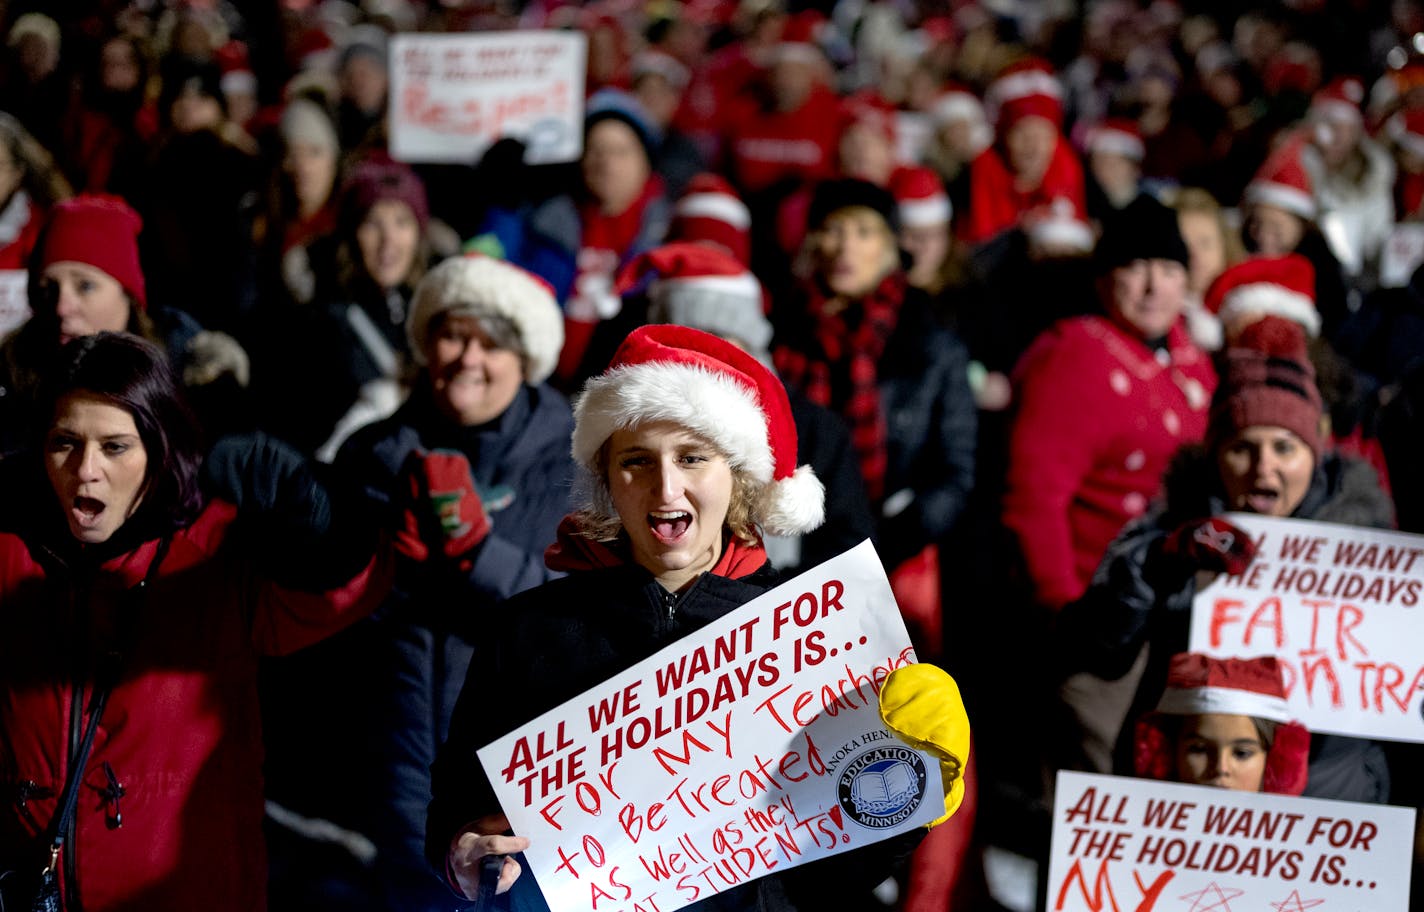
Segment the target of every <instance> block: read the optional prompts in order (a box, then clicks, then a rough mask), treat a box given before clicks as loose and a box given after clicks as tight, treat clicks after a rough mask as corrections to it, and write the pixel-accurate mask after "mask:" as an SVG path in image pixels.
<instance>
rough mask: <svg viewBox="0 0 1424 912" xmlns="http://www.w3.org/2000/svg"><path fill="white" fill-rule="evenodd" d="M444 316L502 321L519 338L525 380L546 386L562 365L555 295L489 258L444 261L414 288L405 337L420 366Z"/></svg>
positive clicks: (560, 319)
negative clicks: (433, 326)
mask: <svg viewBox="0 0 1424 912" xmlns="http://www.w3.org/2000/svg"><path fill="white" fill-rule="evenodd" d="M442 315H462V316H473V317H477V318H478V317H480V316H484V315H493V316H497V317H503V318H504V319H506V320H508V321H509V322H510V324H511V325H513V327H514V329H515V332H516V333H517V334H518V336H519V344H520V347H521V354H522V355H523V356H524V359H525V363H526V364H527V365H528V370H527V376H526V377H525V379H526V380H527V381H528V382H529V383H531V384H538V383H542V382H544V381H545V380H547V379H548V378H549V375H550V374H552V373H553V372H554V368H555V367H556V366H557V365H558V363H559V352H560V350H561V349H562V348H563V347H564V316H563V312H562V311H561V310H560V309H559V304H558V301H556V300H555V298H554V294H553V292H552V291H551V290H550V289H549V286H548V285H546V284H545V283H544V282H543V281H541V280H540V279H538V278H536V277H535V276H533V275H532V274H530V273H528V272H526V271H524V270H523V269H520V268H519V267H518V266H514V265H512V264H510V263H506V262H504V261H503V260H497V259H494V258H493V257H487V256H478V255H476V256H458V257H451V258H450V259H448V260H444V261H443V262H441V263H440V264H439V265H437V266H436V267H435V268H434V269H432V270H430V272H428V273H426V275H425V278H424V279H422V280H421V282H420V284H419V285H418V286H416V289H415V296H414V298H413V299H412V300H411V309H410V316H409V317H408V318H407V320H406V333H407V335H408V336H409V337H410V347H411V352H412V354H413V355H414V356H415V360H416V363H418V364H424V363H425V359H426V356H425V347H426V343H427V341H428V339H427V336H428V335H429V331H430V324H431V322H432V321H433V320H434V319H435V318H436V317H437V316H442Z"/></svg>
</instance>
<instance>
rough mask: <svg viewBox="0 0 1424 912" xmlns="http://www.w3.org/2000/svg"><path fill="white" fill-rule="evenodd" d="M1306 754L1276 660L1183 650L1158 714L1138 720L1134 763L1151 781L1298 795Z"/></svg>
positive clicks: (1306, 743) (1174, 662)
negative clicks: (1239, 657) (1163, 780)
mask: <svg viewBox="0 0 1424 912" xmlns="http://www.w3.org/2000/svg"><path fill="white" fill-rule="evenodd" d="M1309 752H1310V733H1309V732H1308V731H1306V729H1305V728H1304V726H1302V725H1300V724H1299V723H1298V722H1292V721H1291V717H1290V709H1289V707H1287V705H1286V696H1285V683H1284V681H1283V680H1282V678H1281V669H1280V664H1279V663H1278V662H1277V661H1276V659H1275V658H1274V657H1270V656H1260V657H1257V658H1253V659H1218V658H1213V657H1211V656H1207V655H1203V654H1201V653H1197V652H1183V653H1178V654H1177V655H1175V656H1173V657H1172V663H1171V667H1170V669H1169V670H1168V677H1167V689H1166V690H1165V691H1164V692H1163V693H1162V699H1161V701H1160V702H1159V703H1158V704H1157V710H1156V711H1155V712H1152V713H1148V714H1147V715H1146V716H1144V717H1143V718H1142V719H1140V720H1139V721H1138V723H1137V733H1136V739H1135V742H1134V751H1133V763H1134V766H1135V771H1136V773H1137V775H1138V776H1142V777H1146V778H1150V779H1167V780H1172V781H1176V782H1186V783H1190V784H1193V785H1210V786H1215V787H1217V788H1225V789H1231V790H1233V791H1238V792H1271V793H1274V794H1279V795H1299V794H1300V793H1301V792H1302V791H1304V790H1305V782H1306V761H1307V759H1308V755H1309Z"/></svg>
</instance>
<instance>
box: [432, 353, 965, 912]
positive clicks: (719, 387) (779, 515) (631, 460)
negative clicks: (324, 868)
mask: <svg viewBox="0 0 1424 912" xmlns="http://www.w3.org/2000/svg"><path fill="white" fill-rule="evenodd" d="M574 417H575V428H574V435H573V454H574V458H575V460H576V461H577V462H578V465H579V479H578V482H577V484H576V491H577V492H578V496H579V499H580V500H581V503H582V506H581V509H579V510H578V511H577V512H575V513H573V514H571V515H570V516H569V517H568V518H567V519H566V520H565V521H564V523H563V524H562V526H561V527H560V530H559V539H558V543H557V544H556V545H555V546H554V547H553V548H551V549H550V550H549V552H548V554H547V555H546V560H547V562H548V564H549V566H550V567H551V568H553V569H556V570H561V571H564V572H567V573H568V574H569V575H568V576H567V577H566V578H564V579H560V580H555V581H553V582H550V583H546V584H545V585H543V586H540V587H538V588H536V589H532V590H530V591H528V592H525V593H522V594H520V595H518V596H515V597H514V598H513V599H510V600H509V601H508V602H507V603H505V606H504V610H503V612H502V614H501V622H500V624H499V625H497V626H496V627H494V628H493V629H492V630H491V631H490V632H491V634H492V636H493V638H494V644H493V648H492V650H491V654H490V656H489V659H488V661H486V662H484V663H482V664H481V665H480V666H479V667H478V668H472V669H471V674H470V676H469V678H468V679H467V681H466V685H465V688H464V690H463V691H462V692H461V695H460V700H459V703H458V704H457V706H456V708H455V715H454V717H453V719H452V721H451V727H450V737H449V740H448V741H447V742H446V743H445V745H444V747H443V748H442V749H441V751H440V753H439V755H438V757H437V759H436V763H435V767H434V769H433V770H432V773H433V779H434V800H433V802H432V803H431V806H430V822H429V828H428V839H427V854H428V856H429V858H430V860H431V862H432V863H434V864H435V865H436V866H437V868H438V869H441V870H444V871H446V872H447V874H448V876H449V879H450V883H451V886H452V887H453V888H454V889H455V890H456V891H458V892H459V893H460V894H462V895H464V896H466V897H473V896H474V895H475V894H476V891H477V889H478V887H479V884H480V879H481V878H480V869H481V867H482V862H483V860H484V858H485V856H487V855H499V854H511V855H512V854H513V853H517V852H520V851H522V850H523V849H525V848H527V847H528V845H529V841H528V839H527V838H524V837H521V836H510V835H504V834H507V831H508V821H506V820H505V819H504V817H503V815H502V814H500V813H499V812H498V803H497V802H496V801H495V799H494V797H493V794H492V791H491V789H490V786H489V783H488V781H487V780H486V779H485V777H484V776H482V775H481V774H480V773H479V772H477V770H478V769H479V765H478V762H477V760H476V754H475V752H476V750H477V749H478V748H479V747H481V746H483V745H484V744H486V743H487V742H488V741H489V740H490V739H492V738H494V737H497V736H498V735H500V734H503V733H505V732H507V731H509V730H510V729H512V728H514V727H516V726H517V725H518V724H519V723H521V722H523V721H527V720H528V719H531V718H534V717H537V716H538V715H539V714H540V713H542V712H544V711H546V710H548V709H551V708H553V707H555V706H557V705H559V704H560V703H562V702H563V701H565V700H567V699H568V698H570V697H573V696H575V695H576V694H578V693H580V692H581V691H583V690H584V689H586V688H588V687H590V686H592V685H595V684H597V683H598V682H600V681H603V680H605V679H606V678H608V677H609V676H611V675H614V674H616V673H617V672H619V671H621V670H622V669H625V668H627V667H629V666H630V665H633V664H635V663H636V662H638V661H639V660H641V659H643V658H645V657H647V656H648V655H651V654H652V653H654V652H655V651H657V650H658V649H659V648H661V647H663V646H665V645H667V644H669V643H671V642H672V641H674V640H675V639H677V638H679V637H682V636H684V635H686V634H688V633H690V632H691V631H693V630H696V629H697V628H699V627H702V626H704V625H706V624H708V623H710V622H712V621H714V620H716V619H717V618H720V617H722V616H723V615H725V614H727V613H728V612H730V611H732V610H733V609H735V608H737V607H739V606H741V605H743V604H745V603H746V602H748V601H751V600H752V599H754V598H756V597H757V596H758V595H760V594H761V593H763V592H765V591H766V590H767V589H768V588H769V587H770V586H772V585H773V584H774V583H775V582H776V575H775V572H774V571H773V570H772V568H771V566H770V565H769V564H768V562H767V557H766V552H765V550H764V549H763V548H762V545H761V535H762V533H763V532H767V533H798V532H804V531H808V530H810V529H812V528H815V527H816V525H818V524H819V523H820V521H821V518H822V515H823V511H824V492H823V490H822V488H821V483H820V481H819V480H818V479H817V478H816V476H815V474H814V473H813V472H812V471H811V470H810V468H809V467H807V466H801V467H800V468H798V467H797V465H796V459H797V456H796V431H795V425H794V424H793V422H792V419H791V416H790V407H789V404H788V402H787V398H786V392H785V389H784V388H783V387H782V385H781V382H780V381H779V380H777V378H776V377H775V375H773V374H772V373H771V371H769V370H768V369H767V368H766V367H765V366H764V365H762V364H761V363H760V362H759V361H757V360H756V359H755V358H753V357H752V356H751V355H749V354H747V353H746V352H744V351H742V350H741V349H740V348H737V347H736V346H735V345H733V344H731V343H730V342H726V341H723V340H722V339H719V338H717V337H716V336H712V335H709V334H707V333H703V332H699V331H697V330H693V329H688V328H685V327H680V326H668V325H654V326H646V327H643V328H641V329H638V330H636V331H635V332H634V333H633V334H632V335H630V336H629V337H628V340H627V342H626V343H625V344H624V345H623V346H622V347H621V348H620V349H619V351H618V353H617V355H616V356H615V357H614V359H613V363H612V364H611V365H610V366H609V368H608V370H607V371H605V372H604V373H603V374H601V375H599V376H597V377H595V378H593V379H592V380H590V381H589V382H588V384H587V385H586V386H585V388H584V391H583V394H582V396H581V397H580V398H579V400H578V402H577V404H576V406H575V409H574ZM492 682H493V683H494V684H495V686H497V687H498V688H499V689H500V691H501V692H504V693H508V694H516V695H517V699H516V700H504V699H501V700H494V701H491V700H489V699H488V695H489V693H490V686H491V684H492ZM946 705H947V706H948V709H947V710H946V711H951V710H952V711H953V712H955V713H957V714H958V715H957V716H956V718H957V719H959V720H960V721H959V722H958V723H956V724H955V725H954V726H952V727H954V728H955V729H956V730H957V731H958V732H959V733H960V734H962V735H963V736H965V737H966V738H967V729H968V725H967V720H964V718H963V715H962V706H961V705H960V704H959V702H958V699H957V695H955V696H951V697H949V698H948V700H947V704H946ZM956 791H957V793H958V794H960V795H962V789H958V790H956ZM957 800H958V798H957V797H956V798H955V799H954V801H955V807H956V808H957ZM882 845H885V846H886V847H887V848H885V849H880V850H877V849H875V848H874V847H868V848H867V849H864V850H861V851H859V852H856V853H854V854H852V855H850V856H845V857H839V858H837V859H835V860H832V861H829V862H828V863H826V864H823V865H812V866H810V867H808V868H802V869H797V870H794V871H790V872H787V873H786V874H783V875H777V874H772V875H770V876H767V877H764V878H761V879H760V880H757V881H754V882H751V883H747V884H742V885H739V886H736V887H733V888H731V889H729V890H726V891H723V892H721V893H719V894H718V895H716V896H715V897H712V898H711V899H706V900H703V901H702V902H698V903H694V904H693V905H692V906H689V908H690V909H694V910H702V909H711V908H716V909H722V910H744V909H745V910H751V909H771V910H791V909H797V908H800V909H823V908H832V907H843V906H844V905H845V903H846V900H847V896H848V895H854V891H855V889H856V888H857V885H863V886H865V887H867V888H868V887H870V886H873V885H874V884H876V883H878V882H880V881H881V880H883V879H884V877H885V876H886V875H887V874H888V873H889V871H888V869H886V868H885V867H882V863H883V862H884V859H885V858H886V856H885V855H884V854H883V853H885V852H886V851H887V850H889V851H893V850H894V849H896V848H901V849H903V848H904V846H903V844H900V843H899V841H897V840H891V841H890V842H889V843H888V844H882ZM497 889H498V891H499V892H501V893H503V892H505V891H509V890H511V889H513V890H514V891H515V892H516V894H517V895H515V896H514V897H512V899H511V900H510V901H511V902H512V904H513V907H515V908H530V909H541V908H545V906H544V903H543V900H542V898H541V897H540V896H539V892H538V889H537V886H536V885H535V884H534V883H533V878H532V876H529V875H528V874H527V873H524V874H523V876H521V866H520V865H519V863H518V862H517V861H516V860H515V859H514V858H512V857H511V858H506V859H505V860H504V862H503V864H502V868H501V869H500V874H499V883H498V888H497ZM526 904H527V905H526Z"/></svg>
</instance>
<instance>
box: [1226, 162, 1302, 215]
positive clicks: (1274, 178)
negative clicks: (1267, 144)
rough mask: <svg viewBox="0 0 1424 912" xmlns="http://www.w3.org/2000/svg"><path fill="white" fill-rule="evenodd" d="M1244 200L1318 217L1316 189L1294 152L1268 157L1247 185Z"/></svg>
mask: <svg viewBox="0 0 1424 912" xmlns="http://www.w3.org/2000/svg"><path fill="white" fill-rule="evenodd" d="M1243 199H1244V200H1245V201H1246V202H1247V203H1252V204H1256V205H1266V206H1275V207H1276V208H1277V209H1284V210H1285V211H1286V212H1291V213H1294V214H1296V215H1298V216H1300V217H1301V218H1303V219H1306V220H1307V221H1314V219H1315V190H1314V186H1313V185H1312V184H1311V181H1310V174H1309V173H1308V172H1307V171H1306V170H1305V166H1304V165H1302V164H1301V163H1300V158H1299V157H1298V156H1297V155H1296V154H1294V152H1293V151H1289V150H1288V151H1287V153H1286V154H1279V153H1278V154H1276V155H1272V156H1271V157H1269V158H1267V159H1266V162H1265V164H1263V165H1262V166H1261V170H1259V171H1257V172H1256V176H1255V177H1253V178H1252V179H1251V183H1249V184H1247V185H1246V192H1245V194H1244V195H1243Z"/></svg>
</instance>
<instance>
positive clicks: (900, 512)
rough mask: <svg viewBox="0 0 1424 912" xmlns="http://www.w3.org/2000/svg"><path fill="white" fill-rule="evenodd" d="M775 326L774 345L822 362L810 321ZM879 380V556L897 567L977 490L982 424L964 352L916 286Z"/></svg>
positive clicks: (800, 317)
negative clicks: (882, 424)
mask: <svg viewBox="0 0 1424 912" xmlns="http://www.w3.org/2000/svg"><path fill="white" fill-rule="evenodd" d="M802 310H803V311H804V309H802ZM778 321H779V325H778V326H777V344H778V345H787V346H789V347H791V348H794V349H797V350H802V351H806V352H807V353H808V354H810V355H811V357H813V358H821V357H822V356H821V355H820V354H819V353H817V352H816V351H815V350H814V346H815V345H816V342H815V331H814V327H813V326H812V324H811V320H810V317H809V316H807V315H806V314H805V313H804V312H801V313H794V314H793V313H787V314H781V315H778ZM876 377H877V380H878V381H879V385H880V397H881V404H882V406H883V408H884V412H885V421H886V427H887V435H888V436H887V440H886V447H885V449H886V454H885V455H886V466H885V501H884V502H883V503H882V504H874V505H873V507H874V508H875V510H876V512H877V513H878V517H877V524H878V531H877V537H876V550H877V551H879V553H880V557H881V559H882V560H883V561H884V562H885V566H886V567H889V568H894V567H896V566H898V565H899V564H900V563H901V562H903V561H904V560H906V559H907V558H910V557H912V556H914V555H915V554H917V553H919V552H920V550H921V549H923V548H924V547H925V546H926V545H928V544H931V543H932V542H936V541H939V540H940V539H941V538H943V537H944V535H945V534H946V533H948V532H949V531H950V529H952V528H953V527H954V524H955V523H956V522H957V521H958V520H959V517H960V515H961V514H962V513H963V512H964V507H965V504H966V503H967V502H968V499H969V492H970V490H971V489H972V488H973V487H974V444H975V435H976V433H977V431H978V423H979V418H978V411H977V410H976V408H975V405H974V393H973V391H972V390H971V389H970V387H969V354H968V352H967V351H966V350H965V348H964V344H963V343H962V342H960V340H959V337H958V336H956V335H955V334H954V333H953V332H952V331H950V330H949V329H948V328H946V327H945V326H944V324H942V323H941V322H940V321H939V320H938V318H937V317H936V316H935V314H934V310H933V308H932V306H931V304H930V300H929V297H928V296H927V295H926V294H925V293H924V292H923V291H921V290H919V289H917V288H909V289H907V290H906V292H905V297H904V301H903V302H902V304H901V307H900V316H899V319H898V320H897V321H896V324H895V330H894V332H892V333H891V334H890V338H889V340H888V341H887V342H886V345H885V351H884V353H883V354H882V355H881V356H880V360H879V362H878V363H877V365H876ZM887 505H888V507H889V509H886V507H887ZM887 514H888V515H887Z"/></svg>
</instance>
